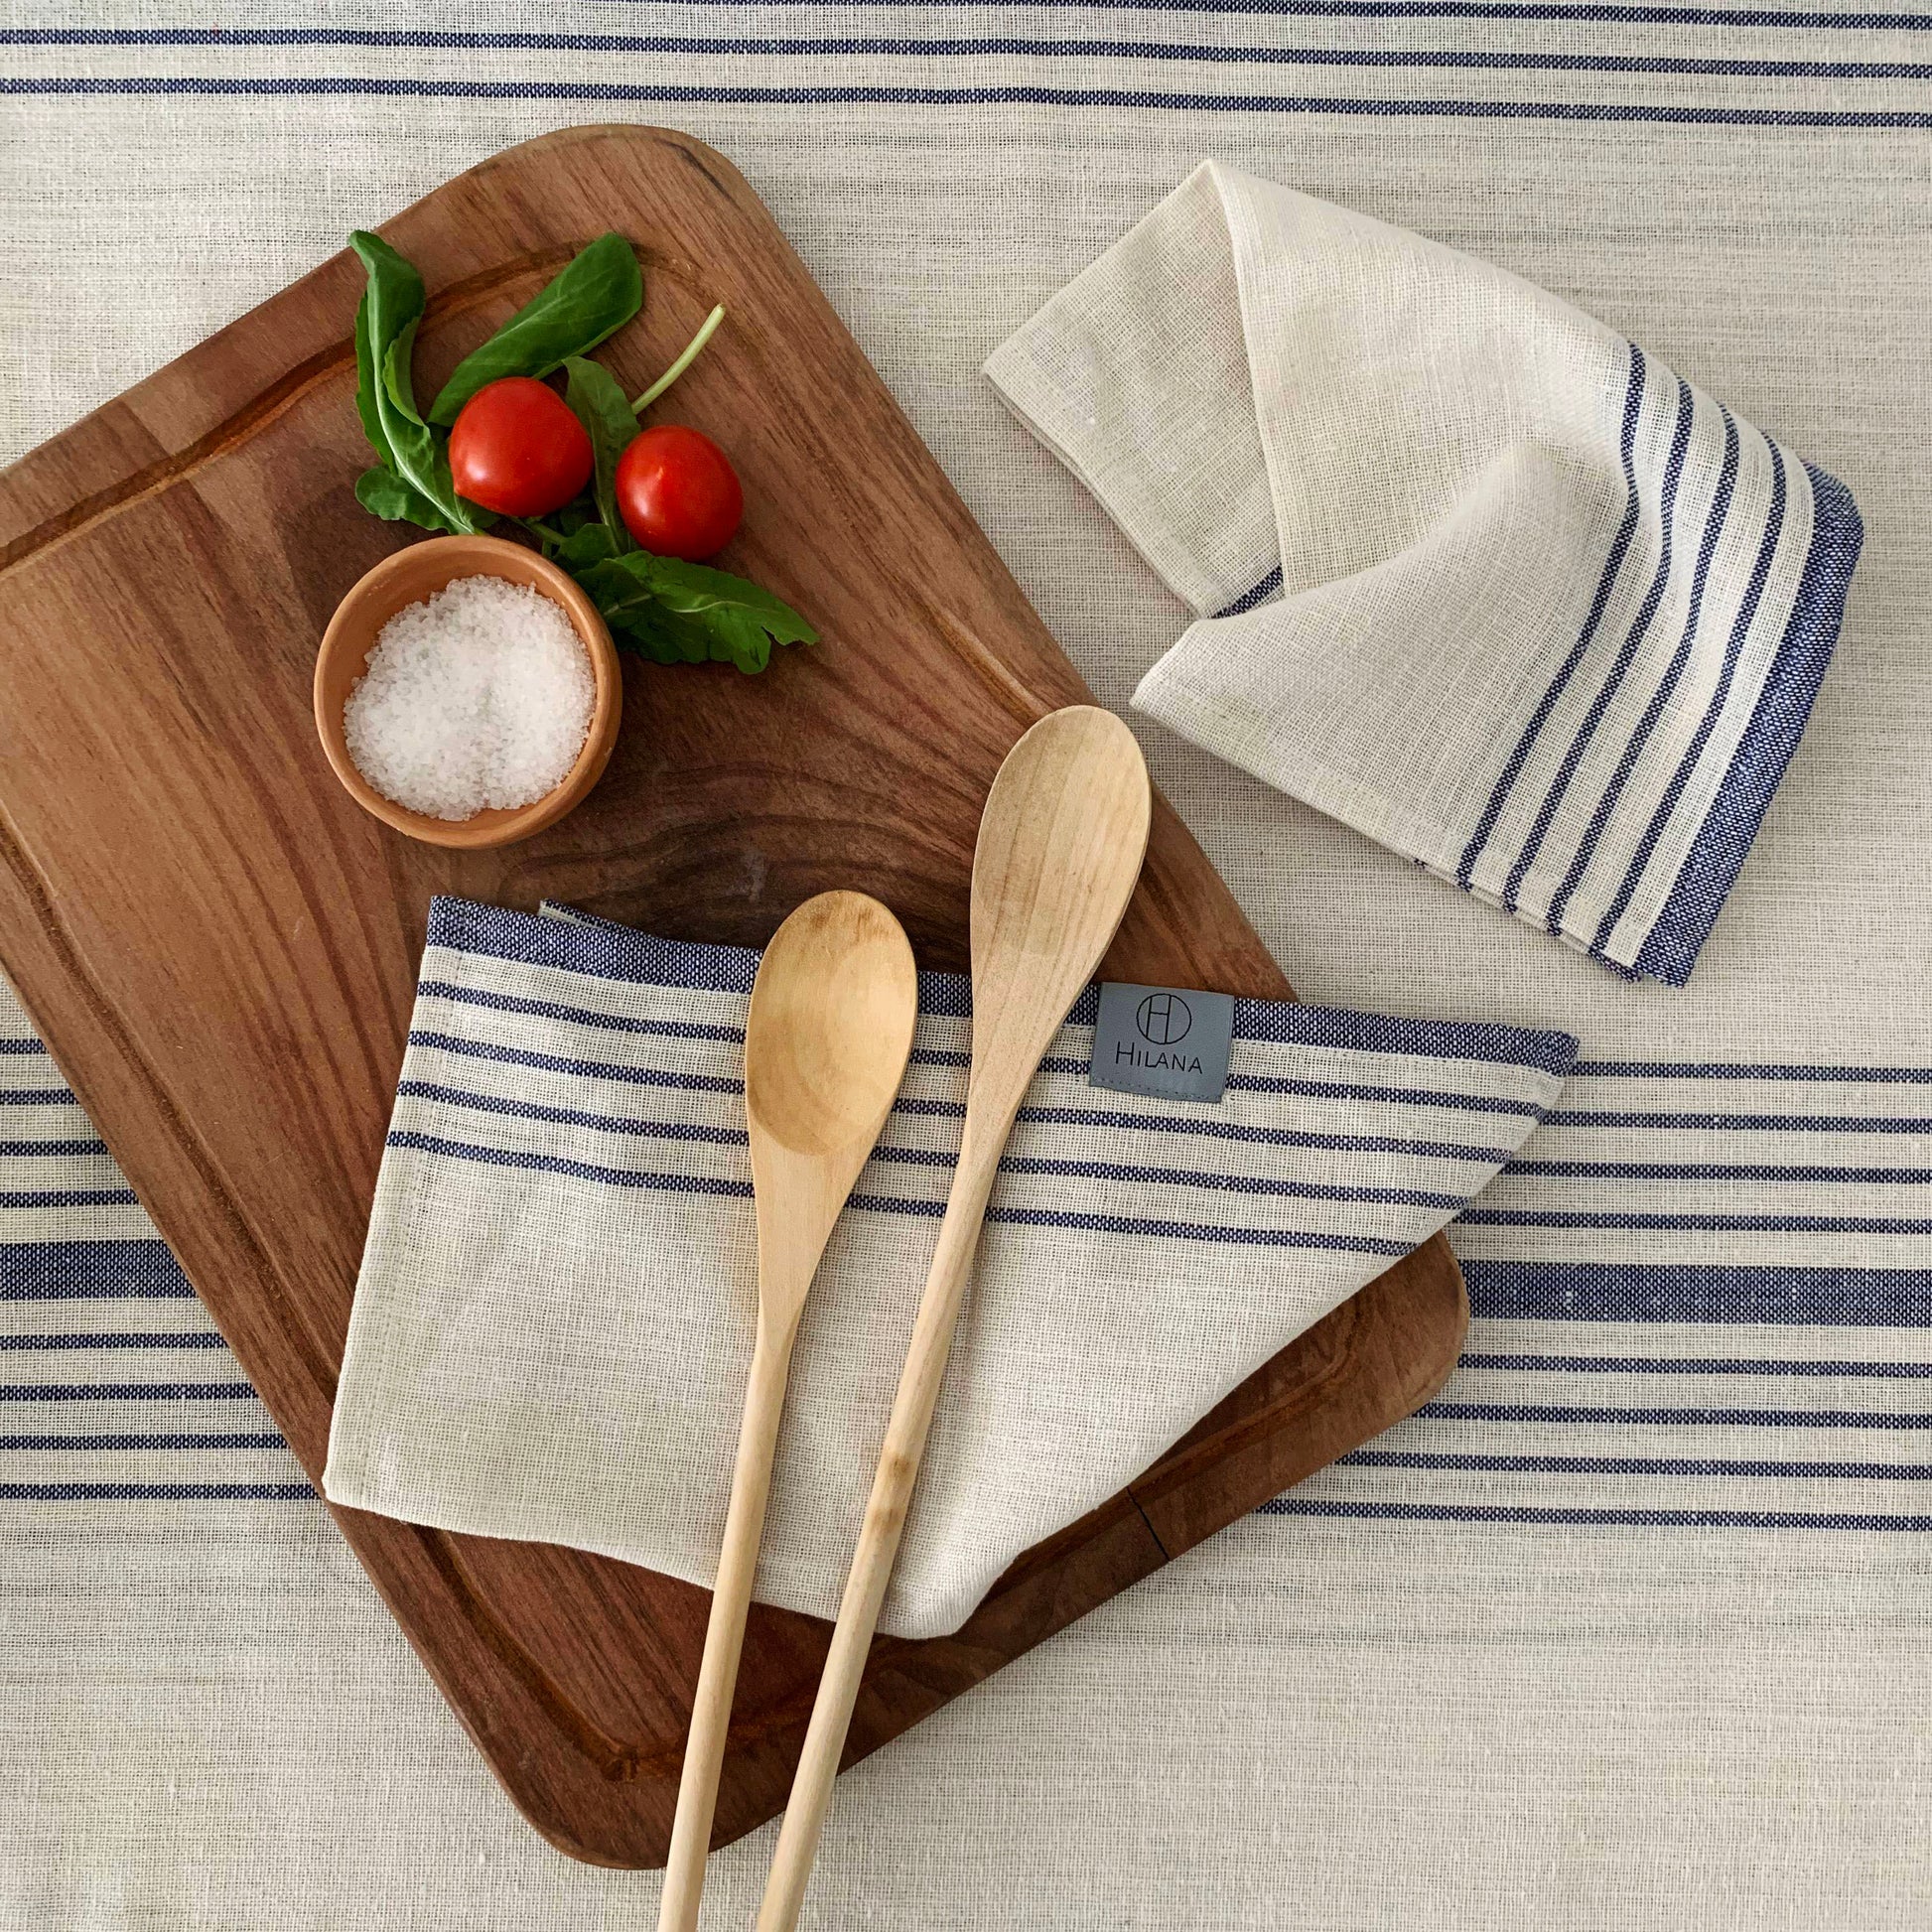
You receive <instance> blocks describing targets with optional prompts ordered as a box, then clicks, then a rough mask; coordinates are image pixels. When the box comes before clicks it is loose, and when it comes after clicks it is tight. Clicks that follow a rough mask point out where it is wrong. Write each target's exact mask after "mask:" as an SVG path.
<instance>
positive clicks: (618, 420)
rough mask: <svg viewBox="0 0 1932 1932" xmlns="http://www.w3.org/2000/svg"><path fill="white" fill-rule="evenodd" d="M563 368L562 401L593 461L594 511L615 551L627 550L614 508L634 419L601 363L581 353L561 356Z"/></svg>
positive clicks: (620, 518)
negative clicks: (565, 374) (565, 384)
mask: <svg viewBox="0 0 1932 1932" xmlns="http://www.w3.org/2000/svg"><path fill="white" fill-rule="evenodd" d="M564 367H565V368H566V369H567V370H568V371H569V373H570V384H569V387H568V388H566V389H565V391H564V400H565V402H567V403H569V405H570V406H571V408H572V410H574V411H575V412H576V416H577V420H578V421H579V422H580V423H582V424H583V425H584V428H585V429H586V430H587V431H588V432H589V433H590V439H591V451H592V454H593V455H594V457H595V458H596V462H597V468H596V469H595V471H593V473H592V477H591V489H592V493H593V495H594V496H595V497H596V498H597V513H598V515H599V516H601V517H602V518H603V519H604V521H605V523H606V525H607V526H608V527H609V529H610V531H611V534H612V537H613V539H614V541H615V544H616V548H617V550H618V551H620V552H621V551H625V550H629V549H630V548H632V544H631V540H630V532H629V531H628V530H627V529H626V528H625V527H624V522H623V516H622V514H621V511H620V510H619V508H618V459H619V458H620V457H621V456H622V455H623V453H624V451H625V450H626V449H627V448H628V447H629V445H630V444H631V443H632V442H633V441H634V440H635V439H636V435H637V418H636V417H635V415H633V414H632V413H631V408H630V404H629V403H628V402H626V401H625V400H624V393H623V391H622V390H621V388H620V387H619V386H618V379H617V377H616V376H614V375H613V374H612V373H611V371H610V370H609V369H607V368H606V367H604V365H603V364H602V363H601V362H587V361H586V360H585V359H584V358H583V357H582V356H581V355H571V356H567V357H565V359H564Z"/></svg>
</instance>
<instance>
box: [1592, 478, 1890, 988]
mask: <svg viewBox="0 0 1932 1932" xmlns="http://www.w3.org/2000/svg"><path fill="white" fill-rule="evenodd" d="M1805 471H1806V474H1807V475H1808V476H1809V477H1810V479H1811V491H1812V506H1813V507H1812V531H1811V548H1810V549H1809V550H1808V551H1807V552H1806V554H1805V564H1804V570H1803V573H1802V574H1801V575H1800V577H1799V579H1798V590H1797V595H1796V597H1795V598H1794V600H1793V602H1792V607H1791V616H1790V618H1789V620H1788V621H1787V622H1786V624H1785V627H1784V635H1783V637H1782V638H1781V639H1780V640H1779V642H1778V648H1777V651H1776V654H1775V655H1774V656H1773V657H1772V660H1771V668H1770V672H1769V674H1768V675H1767V676H1766V678H1765V680H1764V688H1763V690H1762V691H1761V692H1759V694H1758V699H1757V704H1756V706H1755V707H1754V708H1753V709H1752V712H1751V715H1750V717H1749V718H1748V719H1747V720H1746V721H1745V725H1744V730H1743V735H1742V736H1741V737H1740V738H1739V739H1738V741H1737V747H1736V750H1735V751H1734V752H1733V753H1732V754H1731V759H1730V765H1729V768H1728V769H1727V770H1726V771H1725V775H1724V778H1723V781H1722V782H1721V783H1720V784H1719V786H1718V791H1717V795H1716V796H1715V797H1714V798H1713V799H1712V801H1711V809H1710V811H1709V812H1707V813H1706V814H1705V818H1704V823H1703V825H1702V826H1701V827H1700V828H1699V830H1698V833H1697V836H1696V837H1695V838H1694V839H1693V840H1692V841H1691V847H1690V850H1689V851H1688V852H1687V853H1686V854H1685V855H1684V863H1683V865H1682V866H1681V867H1680V868H1679V869H1678V874H1677V879H1676V881H1675V883H1674V884H1673V885H1672V887H1671V889H1670V892H1669V894H1668V895H1667V896H1666V897H1665V899H1664V906H1663V910H1662V911H1661V912H1659V913H1658V915H1657V919H1656V922H1655V923H1654V924H1653V925H1652V926H1651V928H1650V931H1649V933H1648V934H1647V935H1646V936H1645V938H1644V942H1643V945H1642V946H1641V947H1640V948H1639V949H1638V952H1637V956H1636V958H1635V960H1634V961H1632V962H1630V963H1629V964H1627V965H1626V964H1624V963H1623V962H1621V961H1618V960H1614V959H1612V958H1610V957H1609V955H1608V954H1607V953H1604V952H1601V951H1599V950H1598V949H1597V948H1596V947H1595V946H1594V945H1590V946H1587V947H1586V948H1585V950H1586V951H1587V952H1588V953H1589V954H1590V956H1591V957H1592V958H1594V959H1598V960H1600V961H1602V963H1603V964H1604V965H1606V966H1608V967H1609V968H1610V969H1611V970H1612V971H1613V972H1617V973H1620V974H1621V975H1622V976H1623V977H1624V978H1625V979H1632V980H1637V979H1648V980H1656V981H1658V982H1659V983H1660V984H1662V985H1664V986H1683V985H1684V984H1685V983H1686V982H1687V981H1688V980H1689V979H1690V977H1691V968H1692V967H1693V966H1695V965H1696V964H1697V958H1698V954H1699V953H1700V952H1701V951H1703V949H1704V942H1705V941H1706V940H1707V939H1708V938H1710V936H1711V928H1712V927H1713V926H1714V925H1715V924H1716V923H1717V919H1718V914H1719V913H1720V912H1721V911H1723V910H1724V905H1725V899H1726V898H1728V897H1730V889H1731V887H1732V886H1734V885H1735V884H1736V883H1737V874H1738V872H1739V871H1740V870H1741V869H1742V867H1743V864H1744V861H1745V859H1746V858H1747V857H1749V855H1750V849H1751V846H1752V844H1753V843H1754V842H1755V840H1756V838H1757V833H1758V828H1759V827H1760V826H1761V825H1762V824H1763V822H1764V814H1765V812H1766V811H1768V810H1769V809H1770V804H1771V800H1772V798H1773V797H1775V796H1776V794H1777V789H1778V786H1779V785H1780V784H1781V783H1782V782H1783V781H1784V773H1785V768H1786V766H1787V765H1789V764H1790V762H1791V759H1792V757H1793V755H1794V754H1795V753H1796V752H1797V749H1798V741H1799V740H1800V739H1801V738H1802V737H1803V736H1804V731H1805V726H1806V725H1807V724H1808V723H1809V722H1810V720H1811V709H1812V706H1813V704H1814V703H1815V702H1816V701H1817V697H1818V692H1819V688H1820V686H1821V685H1822V684H1823V683H1824V681H1825V672H1826V671H1827V669H1828V668H1829V667H1830V665H1831V661H1832V657H1833V655H1834V653H1835V652H1836V651H1837V649H1838V640H1839V632H1840V629H1841V628H1842V626H1843V624H1844V621H1845V604H1846V599H1847V598H1848V597H1849V596H1850V594H1851V589H1852V574H1853V572H1854V571H1855V570H1856V569H1857V568H1858V562H1859V555H1860V553H1861V551H1862V550H1863V548H1864V519H1863V517H1862V516H1860V514H1859V506H1858V504H1857V502H1856V501H1855V500H1854V499H1853V496H1852V492H1851V490H1849V489H1848V488H1847V487H1846V486H1845V484H1844V483H1841V482H1840V481H1839V480H1838V479H1837V478H1836V477H1834V476H1831V475H1830V474H1829V473H1827V472H1826V471H1823V470H1820V469H1818V468H1816V467H1815V466H1814V465H1812V464H1809V463H1808V464H1806V465H1805Z"/></svg>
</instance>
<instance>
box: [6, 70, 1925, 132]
mask: <svg viewBox="0 0 1932 1932" xmlns="http://www.w3.org/2000/svg"><path fill="white" fill-rule="evenodd" d="M10 94H11V95H24V94H54V95H60V94H75V95H78V94H93V95H110V96H112V95H119V96H139V95H162V96H166V95H176V94H198V95H208V96H212V97H215V98H221V97H241V98H246V97H274V96H293V95H315V96H336V97H355V96H368V97H378V98H390V99H406V100H430V99H443V100H554V101H588V102H595V101H640V102H644V101H656V102H664V103H686V104H691V105H698V104H713V105H726V106H728V105H745V106H751V105H763V104H768V105H771V106H787V105H789V106H800V107H880V106H886V107H890V106H907V107H1068V108H1077V107H1103V108H1110V109H1122V108H1126V109H1136V108H1146V109H1166V110H1173V111H1178V112H1185V113H1222V114H1346V115H1355V116H1364V117H1369V118H1377V119H1402V118H1410V117H1413V118H1420V119H1467V120H1552V121H1595V122H1602V123H1606V124H1612V125H1614V124H1649V125H1655V126H1666V127H1790V128H1830V127H1857V128H1873V129H1877V128H1891V129H1899V130H1916V129H1922V128H1928V127H1932V113H1926V112H1921V111H1919V110H1916V109H1913V110H1902V109H1873V110H1854V109H1842V108H1821V109H1813V108H1796V107H1763V108H1758V107H1715V106H1695V107H1693V106H1683V105H1661V104H1659V105H1646V104H1641V103H1636V102H1630V101H1559V100H1426V99H1416V100H1395V99H1391V100H1364V99H1359V98H1354V97H1350V96H1347V95H1320V94H1208V93H1180V92H1167V91H1162V90H1157V89H1152V88H1133V87H880V86H851V87H834V86H823V87H727V86H693V85H684V84H679V83H673V82H658V83H648V84H641V85H621V84H619V83H616V82H611V81H565V80H506V81H494V80H413V79H412V80H401V79H378V78H372V77H369V76H366V75H312V76H304V77H301V78H295V79H278V80H269V79H258V78H253V77H248V76H241V75H219V74H209V75H189V74H145V75H143V74H127V75H109V74H89V75H68V76H63V77H59V78H39V77H25V76H21V75H0V95H10Z"/></svg>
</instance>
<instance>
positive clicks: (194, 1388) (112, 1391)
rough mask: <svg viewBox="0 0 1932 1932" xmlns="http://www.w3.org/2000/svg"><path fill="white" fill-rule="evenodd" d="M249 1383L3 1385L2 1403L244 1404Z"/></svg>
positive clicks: (0, 1386) (250, 1394) (250, 1397)
mask: <svg viewBox="0 0 1932 1932" xmlns="http://www.w3.org/2000/svg"><path fill="white" fill-rule="evenodd" d="M254 1398H255V1391H254V1390H253V1389H252V1388H251V1387H250V1386H249V1385H248V1384H247V1383H246V1382H0V1402H241V1401H244V1400H245V1401H253V1400H254Z"/></svg>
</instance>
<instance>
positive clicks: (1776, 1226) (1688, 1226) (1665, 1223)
mask: <svg viewBox="0 0 1932 1932" xmlns="http://www.w3.org/2000/svg"><path fill="white" fill-rule="evenodd" d="M1462 1224H1463V1225H1464V1226H1467V1227H1499V1228H1630V1229H1657V1230H1668V1229H1677V1230H1680V1231H1682V1232H1684V1233H1687V1234H1695V1233H1705V1234H1719V1233H1733V1234H1932V1220H1907V1219H1904V1218H1902V1217H1898V1216H1893V1215H1875V1214H1644V1213H1636V1212H1631V1211H1627V1210H1624V1209H1607V1210H1606V1209H1596V1208H1587V1209H1570V1208H1541V1207H1472V1208H1470V1209H1469V1210H1468V1211H1467V1212H1466V1213H1465V1214H1463V1216H1462Z"/></svg>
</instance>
